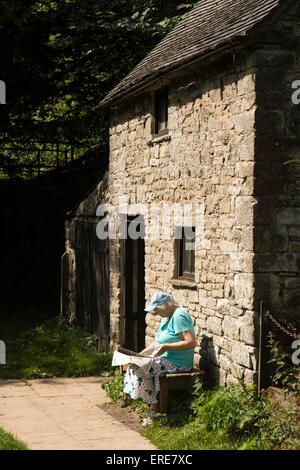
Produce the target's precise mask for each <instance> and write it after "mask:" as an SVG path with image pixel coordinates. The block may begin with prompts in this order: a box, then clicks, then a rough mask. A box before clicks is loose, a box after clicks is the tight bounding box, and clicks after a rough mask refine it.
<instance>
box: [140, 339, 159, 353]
mask: <svg viewBox="0 0 300 470" xmlns="http://www.w3.org/2000/svg"><path fill="white" fill-rule="evenodd" d="M156 347H157V342H156V340H155V341H153V342H152V343H151V344H149V346H147V347H146V348H145V349H143V351H141V352H140V354H146V355H149V354H151V353H152V351H153V349H156Z"/></svg>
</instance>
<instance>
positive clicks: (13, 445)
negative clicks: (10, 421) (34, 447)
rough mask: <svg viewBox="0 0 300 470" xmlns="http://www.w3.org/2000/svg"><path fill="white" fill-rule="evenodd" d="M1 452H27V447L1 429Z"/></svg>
mask: <svg viewBox="0 0 300 470" xmlns="http://www.w3.org/2000/svg"><path fill="white" fill-rule="evenodd" d="M0 450H27V446H26V445H25V444H24V443H23V442H21V441H19V440H17V439H15V438H14V436H13V435H12V434H10V433H8V432H6V431H4V429H3V428H0Z"/></svg>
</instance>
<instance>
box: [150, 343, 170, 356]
mask: <svg viewBox="0 0 300 470" xmlns="http://www.w3.org/2000/svg"><path fill="white" fill-rule="evenodd" d="M167 349H168V345H167V344H160V345H158V349H157V351H156V353H155V354H153V357H159V356H161V355H162V354H163V353H164V352H166V350H167Z"/></svg>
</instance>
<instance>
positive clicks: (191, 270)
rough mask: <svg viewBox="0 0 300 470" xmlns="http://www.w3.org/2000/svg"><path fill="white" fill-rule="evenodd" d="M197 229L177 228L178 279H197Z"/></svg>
mask: <svg viewBox="0 0 300 470" xmlns="http://www.w3.org/2000/svg"><path fill="white" fill-rule="evenodd" d="M195 235H196V233H195V227H176V229H175V238H176V271H177V272H176V275H177V278H179V279H180V278H184V279H192V280H193V279H195Z"/></svg>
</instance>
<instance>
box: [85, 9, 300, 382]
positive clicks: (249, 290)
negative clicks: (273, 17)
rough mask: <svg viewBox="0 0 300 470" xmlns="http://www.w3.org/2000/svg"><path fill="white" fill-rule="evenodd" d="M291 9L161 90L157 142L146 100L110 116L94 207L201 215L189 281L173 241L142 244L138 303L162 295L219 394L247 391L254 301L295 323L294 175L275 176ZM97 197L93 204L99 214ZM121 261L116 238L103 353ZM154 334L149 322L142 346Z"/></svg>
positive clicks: (296, 171) (299, 181) (295, 139)
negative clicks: (251, 40)
mask: <svg viewBox="0 0 300 470" xmlns="http://www.w3.org/2000/svg"><path fill="white" fill-rule="evenodd" d="M297 9H298V10H299V7H294V9H291V10H290V11H289V12H288V14H287V16H286V17H284V18H281V19H280V20H278V21H277V22H275V23H273V24H272V26H271V28H269V30H268V31H267V33H266V35H265V36H264V38H263V40H262V43H261V44H260V45H259V46H257V45H256V46H255V47H252V48H251V47H250V48H241V49H240V50H239V51H235V55H234V57H233V55H232V54H231V53H230V54H229V55H226V54H225V56H222V57H218V56H216V57H215V60H213V61H210V62H206V63H203V64H201V65H199V66H198V67H194V66H193V67H190V68H186V69H185V70H184V72H181V74H179V73H178V74H177V75H174V76H173V77H172V79H171V80H169V81H168V82H167V83H166V82H164V81H162V82H161V84H160V85H161V86H163V85H165V84H167V85H168V88H169V108H168V112H169V118H168V129H169V132H168V134H167V135H165V136H163V137H160V138H155V137H154V135H153V90H151V89H149V90H148V91H147V92H144V93H143V94H142V95H139V96H135V97H134V96H133V97H130V99H128V100H127V101H126V102H125V103H123V104H119V105H118V106H117V107H116V108H115V109H113V110H112V111H111V125H110V163H109V171H108V182H107V188H106V189H105V196H104V195H102V196H101V197H102V200H106V201H109V203H110V204H111V205H112V206H113V207H114V208H115V210H116V212H117V213H118V210H119V205H120V201H121V202H123V203H124V202H126V203H128V204H130V205H131V204H137V203H140V204H145V205H151V204H161V203H168V204H174V203H179V204H182V205H183V204H191V203H199V204H203V207H204V232H203V239H202V243H201V248H200V249H199V250H197V251H196V253H195V281H194V282H191V281H186V282H185V281H180V282H178V280H177V279H175V252H174V251H175V244H174V239H173V238H172V237H171V238H170V239H162V238H160V239H159V240H154V239H152V238H151V237H146V239H145V283H146V285H145V292H146V300H147V301H148V300H149V299H150V297H151V295H152V294H153V293H154V292H156V291H157V290H164V291H168V292H169V293H171V294H172V296H173V298H174V299H175V301H176V302H177V303H178V304H180V305H181V306H183V307H184V308H186V309H187V310H188V312H189V313H190V314H191V316H192V317H193V319H194V325H195V332H196V336H197V342H198V344H197V348H196V350H195V351H196V355H195V360H196V364H197V365H199V362H200V367H201V368H204V369H206V370H207V371H208V372H209V374H210V376H211V378H212V379H213V380H214V382H216V383H220V384H227V383H230V382H234V381H237V380H238V379H243V380H244V382H245V383H246V384H252V383H254V382H255V381H256V378H257V377H256V376H257V357H258V355H257V324H258V312H259V301H260V300H262V299H264V300H266V302H267V304H268V306H269V308H270V309H271V310H272V311H273V312H278V313H281V314H285V315H287V316H291V317H293V316H296V315H299V305H300V295H299V287H300V165H296V164H291V165H284V162H285V161H287V160H289V159H291V158H294V159H295V158H297V157H299V148H300V147H299V144H300V142H299V140H300V139H299V130H300V127H299V122H300V119H299V110H298V109H297V107H295V105H293V103H292V101H291V94H292V88H291V85H292V81H293V80H295V78H297V76H298V78H299V77H300V56H299V55H300V52H299V51H300V49H299V40H300V22H299V19H297V18H299V11H298V12H297ZM291 37H292V38H293V41H291V40H290V38H291ZM274 38H275V39H274ZM276 38H280V40H278V39H276ZM267 39H268V40H267ZM217 59H218V60H217ZM299 109H300V108H299ZM97 194H98V193H97V192H94V193H93V195H92V196H91V198H92V199H93V198H94V199H93V200H94V202H95V203H96V200H97V202H98V203H100V202H101V201H99V199H95V197H96V195H97ZM95 205H96V204H94V205H93V204H92V205H90V206H91V207H95ZM81 209H82V207H81ZM161 223H162V222H161V221H160V224H161ZM159 228H160V229H162V228H163V227H162V226H160V227H159ZM121 256H122V253H121V242H120V240H119V239H118V236H117V239H116V240H111V242H110V259H112V260H113V262H112V263H111V267H110V318H111V320H110V324H111V345H112V346H113V345H117V344H119V343H120V342H121V341H122V337H123V336H122V335H123V329H124V323H123V316H122V312H123V311H124V304H123V289H124V276H123V273H122V269H121ZM157 328H158V320H157V319H155V318H154V317H153V316H152V315H151V314H148V315H147V330H146V342H147V343H149V342H150V341H152V339H153V336H154V334H155V331H156V330H157Z"/></svg>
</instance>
